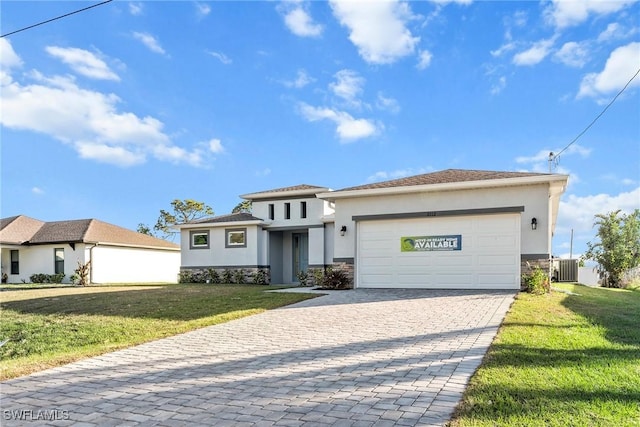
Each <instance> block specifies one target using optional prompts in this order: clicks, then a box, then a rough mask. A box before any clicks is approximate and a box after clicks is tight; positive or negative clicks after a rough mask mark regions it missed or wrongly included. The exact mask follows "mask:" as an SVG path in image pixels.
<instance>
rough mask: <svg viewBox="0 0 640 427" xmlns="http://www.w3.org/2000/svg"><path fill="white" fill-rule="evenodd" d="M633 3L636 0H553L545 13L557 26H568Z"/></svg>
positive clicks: (548, 19) (549, 20)
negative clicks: (590, 16)
mask: <svg viewBox="0 0 640 427" xmlns="http://www.w3.org/2000/svg"><path fill="white" fill-rule="evenodd" d="M633 3H634V0H614V1H602V0H580V1H576V0H552V1H551V4H550V5H549V6H548V7H547V8H546V9H545V11H544V14H545V16H546V19H547V21H548V22H550V23H551V24H553V25H555V26H556V27H557V28H566V27H570V26H573V25H578V24H580V23H582V22H584V21H586V20H587V19H588V18H589V15H602V16H603V15H607V14H610V13H614V12H617V11H619V10H622V9H624V8H625V7H627V6H628V5H630V4H633Z"/></svg>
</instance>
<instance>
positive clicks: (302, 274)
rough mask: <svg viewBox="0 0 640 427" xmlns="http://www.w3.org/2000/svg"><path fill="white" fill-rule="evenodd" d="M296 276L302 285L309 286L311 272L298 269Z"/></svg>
mask: <svg viewBox="0 0 640 427" xmlns="http://www.w3.org/2000/svg"><path fill="white" fill-rule="evenodd" d="M296 277H297V278H298V282H300V286H308V285H307V282H308V279H309V274H308V273H307V272H306V271H298V274H296Z"/></svg>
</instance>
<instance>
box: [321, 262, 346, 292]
mask: <svg viewBox="0 0 640 427" xmlns="http://www.w3.org/2000/svg"><path fill="white" fill-rule="evenodd" d="M322 288H323V289H349V288H351V279H349V277H348V276H347V274H346V273H345V272H344V271H342V270H334V269H333V268H331V267H327V269H326V271H325V272H324V277H323V279H322Z"/></svg>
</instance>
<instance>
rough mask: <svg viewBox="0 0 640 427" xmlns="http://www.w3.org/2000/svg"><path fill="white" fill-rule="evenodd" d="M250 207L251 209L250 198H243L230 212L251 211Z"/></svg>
mask: <svg viewBox="0 0 640 427" xmlns="http://www.w3.org/2000/svg"><path fill="white" fill-rule="evenodd" d="M251 209H253V205H252V204H251V200H243V201H241V202H240V203H238V204H237V205H236V207H235V208H233V210H232V211H231V213H240V212H246V213H251Z"/></svg>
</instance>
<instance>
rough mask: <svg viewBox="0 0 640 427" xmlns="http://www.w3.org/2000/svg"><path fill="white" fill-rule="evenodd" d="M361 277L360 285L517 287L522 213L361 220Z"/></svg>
mask: <svg viewBox="0 0 640 427" xmlns="http://www.w3.org/2000/svg"><path fill="white" fill-rule="evenodd" d="M403 244H404V245H405V246H404V249H403V246H402V245H403ZM356 280H357V282H356V286H357V287H359V288H434V289H438V288H448V289H518V288H519V287H520V214H519V213H518V214H513V213H509V214H494V215H479V216H456V217H433V218H419V219H399V220H398V219H393V220H373V221H360V222H358V242H357V260H356Z"/></svg>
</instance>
